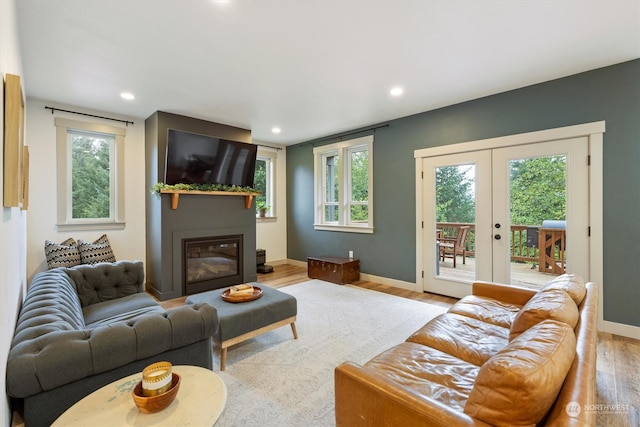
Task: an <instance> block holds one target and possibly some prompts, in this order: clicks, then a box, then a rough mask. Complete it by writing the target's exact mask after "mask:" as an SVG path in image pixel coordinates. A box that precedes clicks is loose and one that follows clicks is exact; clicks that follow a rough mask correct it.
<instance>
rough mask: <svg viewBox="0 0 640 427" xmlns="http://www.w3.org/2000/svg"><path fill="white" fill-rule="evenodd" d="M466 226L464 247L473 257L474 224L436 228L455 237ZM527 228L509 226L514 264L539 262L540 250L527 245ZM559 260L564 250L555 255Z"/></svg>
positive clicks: (449, 223)
mask: <svg viewBox="0 0 640 427" xmlns="http://www.w3.org/2000/svg"><path fill="white" fill-rule="evenodd" d="M465 225H468V226H470V227H471V228H470V229H469V233H468V235H467V241H466V242H465V246H466V248H467V255H470V256H474V255H475V237H476V233H475V224H473V223H460V222H438V223H437V224H436V228H437V229H438V230H439V231H440V233H441V234H442V236H449V237H455V236H457V235H458V229H459V228H460V227H461V226H465ZM527 227H528V226H526V225H512V226H511V230H510V232H511V240H510V241H511V261H516V262H533V263H537V262H538V261H539V260H540V248H539V246H538V244H537V242H536V245H535V246H534V245H532V246H528V245H527ZM557 232H558V233H561V234H562V237H563V239H564V235H565V231H564V230H557ZM557 256H558V257H559V259H561V260H562V261H564V250H562V251H561V253H559V254H557Z"/></svg>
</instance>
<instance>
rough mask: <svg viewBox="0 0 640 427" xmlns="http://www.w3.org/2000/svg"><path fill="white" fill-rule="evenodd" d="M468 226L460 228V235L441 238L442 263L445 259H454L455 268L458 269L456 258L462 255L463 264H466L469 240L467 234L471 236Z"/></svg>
mask: <svg viewBox="0 0 640 427" xmlns="http://www.w3.org/2000/svg"><path fill="white" fill-rule="evenodd" d="M470 228H471V227H470V226H468V225H463V226H461V227H460V228H458V235H457V236H455V237H453V236H451V237H441V238H440V257H441V259H442V261H444V259H445V258H453V268H456V256H457V255H459V254H461V255H462V263H463V264H466V263H467V262H466V255H467V248H466V246H465V243H466V240H467V234H469V229H470Z"/></svg>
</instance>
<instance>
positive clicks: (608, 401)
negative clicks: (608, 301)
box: [160, 264, 640, 427]
mask: <svg viewBox="0 0 640 427" xmlns="http://www.w3.org/2000/svg"><path fill="white" fill-rule="evenodd" d="M307 280H309V278H308V277H307V270H306V268H304V267H299V266H295V265H291V264H282V265H276V266H274V271H273V273H268V274H258V282H260V283H261V284H264V285H266V286H270V287H273V288H281V287H284V286H289V285H294V284H296V283H301V282H304V281H307ZM354 285H356V286H359V287H362V288H367V289H372V290H375V291H378V292H384V293H387V294H391V295H396V296H400V297H403V298H408V299H412V300H416V301H424V302H428V303H430V304H436V305H440V306H443V307H450V306H451V305H452V304H453V303H455V302H456V301H457V299H455V298H449V297H446V296H442V295H436V294H429V293H422V292H413V291H408V290H404V289H399V288H394V287H391V286H386V285H381V284H379V283H374V282H368V281H364V280H360V281H358V282H355V283H354ZM336 286H338V285H336ZM184 300H185V298H184V297H183V298H176V299H174V300H169V301H162V302H160V304H161V305H163V306H164V307H166V308H169V307H174V306H178V305H182V304H184ZM596 386H597V392H596V405H597V406H596V407H595V408H593V409H594V410H596V411H597V419H596V421H597V424H596V425H597V426H607V427H637V426H640V340H634V339H631V338H626V337H621V336H617V335H612V334H608V333H604V332H599V333H598V362H597V377H596Z"/></svg>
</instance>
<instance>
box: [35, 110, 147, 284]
mask: <svg viewBox="0 0 640 427" xmlns="http://www.w3.org/2000/svg"><path fill="white" fill-rule="evenodd" d="M123 102H124V101H123ZM45 106H47V107H56V108H62V109H65V110H70V111H78V112H83V113H88V114H93V115H97V116H104V117H110V118H116V119H121V120H129V121H133V122H134V124H133V125H131V124H129V125H128V126H125V124H124V123H120V122H114V121H110V120H104V119H97V118H93V117H86V116H81V115H76V114H71V113H64V112H59V111H56V112H55V114H51V110H47V109H45V108H44V107H45ZM56 117H63V118H68V119H72V120H77V121H87V122H91V123H101V124H108V125H109V126H117V127H120V126H122V127H126V130H127V134H126V136H125V142H124V147H125V155H124V159H125V160H124V168H125V170H124V176H125V221H126V226H125V228H124V229H123V230H91V231H85V230H83V231H62V232H60V231H58V230H57V227H56V219H57V218H56V205H57V200H56V197H57V196H56V127H55V124H54V120H55V118H56ZM26 121H27V130H28V133H27V136H28V141H29V157H30V171H31V173H30V182H29V192H30V197H29V220H28V221H27V236H28V240H27V248H28V251H27V274H28V278H29V280H30V279H31V277H33V275H34V274H35V273H38V272H40V271H44V270H46V269H47V263H46V259H45V256H44V241H45V240H52V241H54V242H62V241H63V240H65V239H67V238H69V237H73V238H74V239H76V240H77V239H79V238H80V239H83V240H87V241H90V242H92V241H94V240H95V239H97V238H98V237H100V236H101V235H102V234H104V233H106V234H107V236H108V237H109V242H110V243H111V247H112V248H113V252H114V254H115V256H116V259H118V260H121V259H127V260H144V259H145V234H144V233H145V225H144V224H145V215H144V210H145V195H146V194H145V192H146V191H148V190H149V189H147V188H145V176H144V119H136V118H131V117H123V116H119V115H117V114H113V113H107V112H101V111H93V110H87V109H83V108H79V107H74V106H70V105H61V104H58V103H56V102H51V101H44V100H41V99H37V98H29V99H28V100H27V120H26Z"/></svg>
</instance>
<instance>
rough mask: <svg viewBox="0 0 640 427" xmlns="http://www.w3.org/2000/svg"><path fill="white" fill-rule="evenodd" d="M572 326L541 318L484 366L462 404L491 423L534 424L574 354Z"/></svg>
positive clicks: (547, 406) (552, 398)
mask: <svg viewBox="0 0 640 427" xmlns="http://www.w3.org/2000/svg"><path fill="white" fill-rule="evenodd" d="M575 351H576V337H575V334H574V332H573V328H571V327H569V326H568V325H567V324H565V323H562V322H558V321H555V320H545V321H543V322H541V323H539V324H537V325H535V326H533V327H531V328H529V329H528V330H527V331H525V332H524V333H522V334H521V335H520V336H519V337H517V338H516V339H514V340H513V341H511V342H510V343H509V344H508V345H507V346H506V347H505V348H504V349H502V350H501V351H500V352H499V353H498V354H496V355H495V356H494V357H492V358H491V359H490V360H489V361H488V362H487V363H486V364H485V365H483V366H482V368H481V369H480V372H479V373H478V377H477V378H476V382H475V386H474V388H473V390H472V391H471V393H470V394H469V399H468V400H467V403H466V405H465V408H464V412H465V413H467V414H468V415H470V416H472V417H475V418H478V419H480V420H482V421H484V422H486V423H488V424H491V425H495V426H533V425H535V424H537V423H539V422H540V421H541V420H542V419H543V417H544V416H545V415H546V413H547V412H548V411H549V409H550V408H551V406H552V405H553V402H554V401H555V399H556V396H557V395H558V392H559V391H560V388H561V387H562V384H563V382H564V379H565V377H566V376H567V373H568V372H569V368H570V367H571V363H572V362H573V359H574V357H575Z"/></svg>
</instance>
